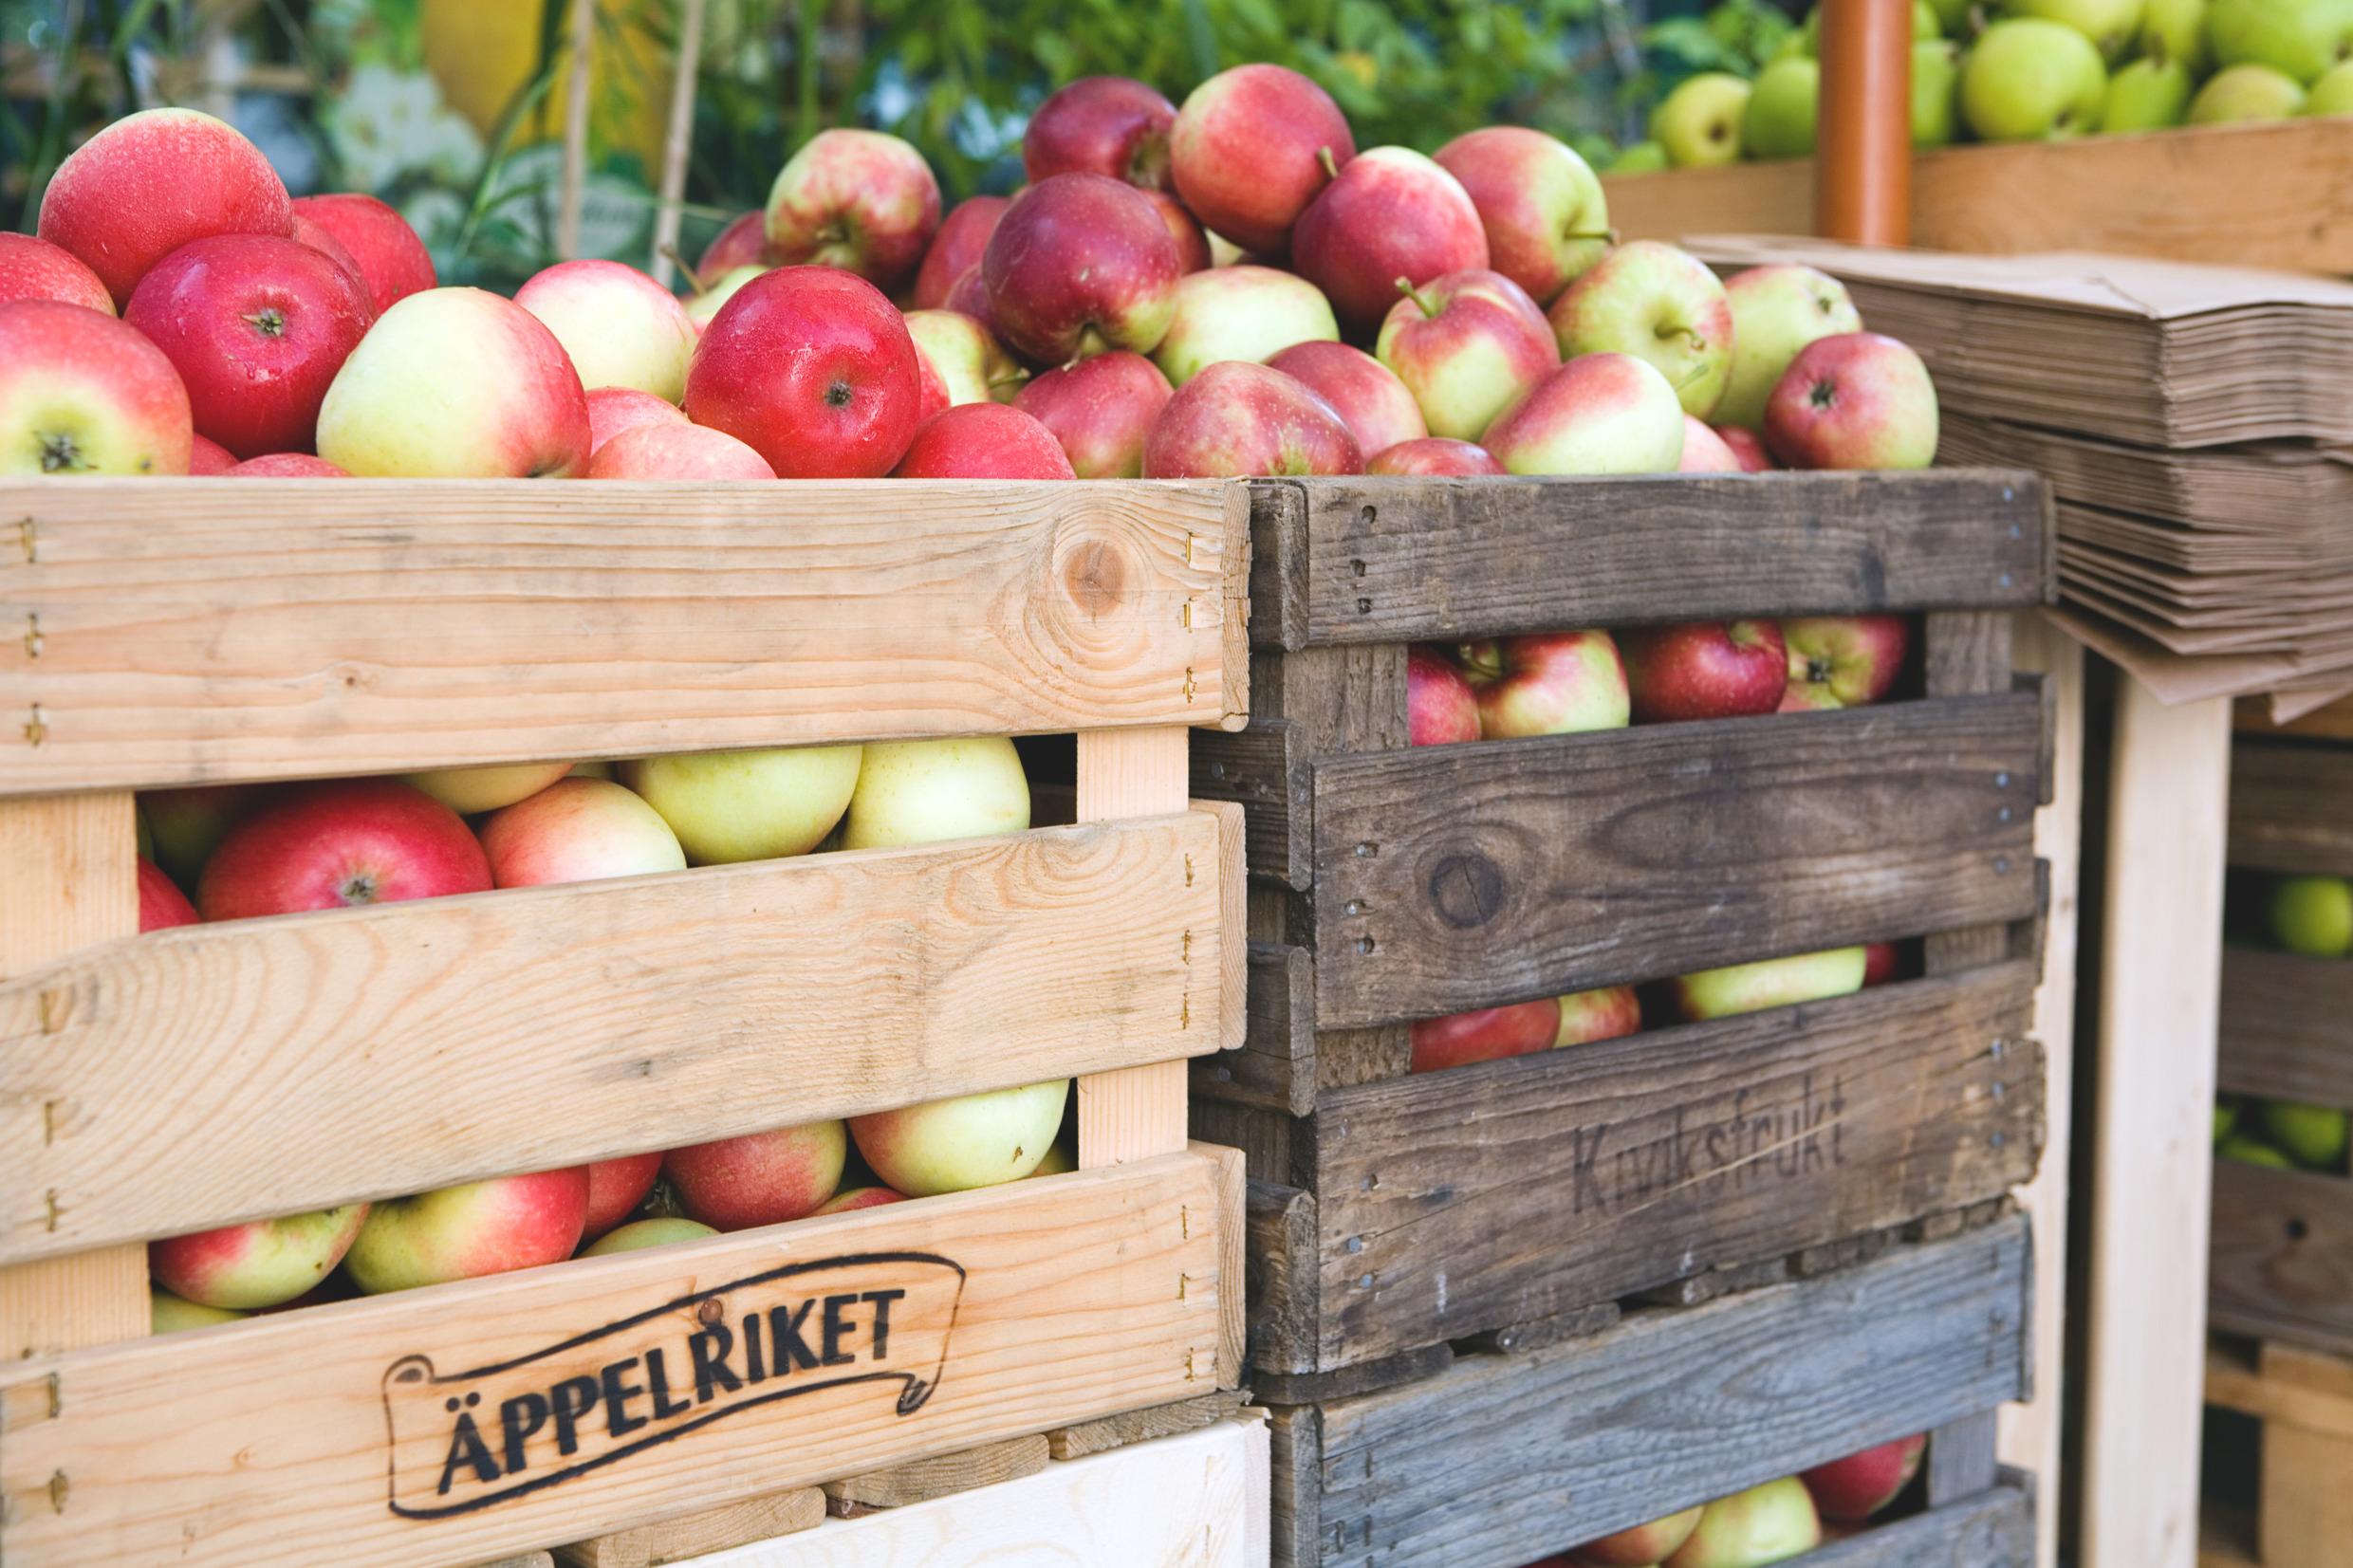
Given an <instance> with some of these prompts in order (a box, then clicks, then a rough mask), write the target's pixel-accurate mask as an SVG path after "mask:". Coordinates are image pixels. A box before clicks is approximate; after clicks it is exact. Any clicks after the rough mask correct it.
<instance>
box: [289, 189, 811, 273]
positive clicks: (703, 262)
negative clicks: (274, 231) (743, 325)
mask: <svg viewBox="0 0 2353 1568" xmlns="http://www.w3.org/2000/svg"><path fill="white" fill-rule="evenodd" d="M298 205H299V204H298ZM775 265H776V263H775V260H774V258H773V257H771V256H770V255H769V249H768V213H767V212H764V211H761V210H759V209H757V208H755V209H753V210H752V211H751V212H738V213H736V214H735V216H734V217H732V218H731V219H730V220H729V221H728V226H727V227H726V228H724V229H722V230H720V231H719V232H718V236H717V237H716V238H714V239H713V241H712V242H711V243H710V244H709V245H706V246H704V247H703V253H702V255H701V256H700V257H699V258H697V259H696V261H695V277H696V278H698V279H715V278H717V277H718V276H719V275H720V274H722V273H726V272H732V271H733V270H735V268H737V267H759V268H761V269H762V270H764V271H765V270H766V269H767V268H769V267H773V266H775ZM697 286H699V285H697Z"/></svg>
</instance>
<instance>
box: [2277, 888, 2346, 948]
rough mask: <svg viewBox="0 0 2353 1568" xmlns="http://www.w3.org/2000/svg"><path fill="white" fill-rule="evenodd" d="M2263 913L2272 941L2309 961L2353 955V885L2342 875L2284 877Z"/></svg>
mask: <svg viewBox="0 0 2353 1568" xmlns="http://www.w3.org/2000/svg"><path fill="white" fill-rule="evenodd" d="M2265 913H2266V916H2267V920H2268V923H2269V924H2270V928H2271V939H2272V940H2273V941H2275V942H2277V943H2278V944H2279V945H2280V946H2281V947H2283V948H2286V949H2287V950H2288V951H2289V952H2300V953H2303V954H2305V955H2306V956H2307V957H2309V958H2343V957H2344V956H2345V955H2346V954H2348V953H2353V882H2347V881H2346V880H2345V879H2344V877H2342V876H2283V877H2281V878H2280V879H2279V880H2278V881H2276V882H2274V883H2272V884H2271V895H2270V899H2269V900H2268V902H2267V906H2266V910H2265Z"/></svg>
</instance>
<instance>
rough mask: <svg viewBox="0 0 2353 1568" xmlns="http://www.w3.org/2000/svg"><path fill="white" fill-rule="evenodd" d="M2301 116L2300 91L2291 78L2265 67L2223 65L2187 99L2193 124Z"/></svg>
mask: <svg viewBox="0 0 2353 1568" xmlns="http://www.w3.org/2000/svg"><path fill="white" fill-rule="evenodd" d="M2302 113H2304V89H2303V88H2302V87H2300V86H2298V85H2297V84H2296V79H2295V78H2294V77H2292V76H2289V75H2288V73H2287V72H2285V71H2275V70H2273V69H2272V68H2271V67H2270V66H2269V65H2225V66H2224V67H2223V68H2222V69H2220V70H2218V71H2216V72H2215V73H2214V75H2212V76H2210V77H2208V78H2207V79H2206V85H2204V86H2203V87H2200V88H2199V89H2198V90H2197V96H2196V98H2193V99H2192V100H2190V123H2191V124H2193V125H2233V124H2238V123H2241V122H2243V121H2247V120H2293V119H2295V118H2296V116H2298V115H2300V114H2302Z"/></svg>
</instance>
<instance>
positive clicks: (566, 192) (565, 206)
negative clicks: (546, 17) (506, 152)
mask: <svg viewBox="0 0 2353 1568" xmlns="http://www.w3.org/2000/svg"><path fill="white" fill-rule="evenodd" d="M571 26H572V58H571V60H570V61H569V62H568V63H567V64H566V65H565V75H566V78H567V84H566V86H565V94H566V96H565V100H564V185H563V189H562V190H561V191H560V192H559V193H558V195H557V206H556V252H557V254H558V256H559V257H561V258H562V259H563V260H565V261H570V260H572V259H573V258H574V257H576V256H578V255H579V254H580V214H581V207H582V204H583V203H584V200H585V199H586V193H587V186H588V91H589V78H588V72H589V67H590V65H591V64H592V63H593V62H594V61H595V59H596V52H597V5H596V0H572V14H571Z"/></svg>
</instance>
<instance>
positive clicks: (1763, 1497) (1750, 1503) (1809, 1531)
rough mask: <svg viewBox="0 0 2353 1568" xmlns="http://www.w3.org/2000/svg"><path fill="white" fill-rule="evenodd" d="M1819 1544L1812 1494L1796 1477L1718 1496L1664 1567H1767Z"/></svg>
mask: <svg viewBox="0 0 2353 1568" xmlns="http://www.w3.org/2000/svg"><path fill="white" fill-rule="evenodd" d="M1821 1544H1822V1521H1821V1520H1820V1519H1819V1518H1817V1517H1816V1516H1815V1514H1814V1500H1813V1497H1812V1496H1811V1495H1810V1494H1809V1493H1808V1492H1807V1491H1806V1484H1805V1483H1804V1482H1802V1481H1800V1480H1798V1479H1797V1478H1796V1477H1795V1476H1784V1477H1783V1478H1782V1479H1781V1480H1779V1481H1768V1482H1767V1483H1765V1485H1762V1486H1751V1487H1750V1488H1749V1489H1748V1490H1747V1491H1745V1492H1736V1493H1734V1494H1733V1495H1732V1496H1731V1497H1727V1498H1719V1499H1718V1500H1717V1501H1715V1502H1714V1503H1709V1504H1708V1505H1707V1507H1706V1508H1704V1509H1702V1510H1701V1511H1700V1515H1699V1527H1698V1528H1697V1529H1695V1530H1694V1531H1693V1532H1692V1533H1691V1537H1690V1539H1689V1540H1685V1541H1684V1542H1683V1544H1682V1545H1680V1546H1678V1547H1677V1548H1676V1549H1675V1551H1674V1552H1673V1553H1672V1554H1670V1555H1669V1556H1668V1558H1667V1560H1666V1562H1665V1563H1664V1564H1663V1565H1662V1568H1766V1565H1767V1564H1768V1563H1774V1562H1786V1561H1787V1560H1788V1559H1790V1558H1793V1557H1796V1556H1798V1555H1799V1554H1800V1553H1802V1552H1810V1551H1812V1550H1813V1549H1814V1548H1815V1547H1817V1546H1819V1545H1821Z"/></svg>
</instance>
